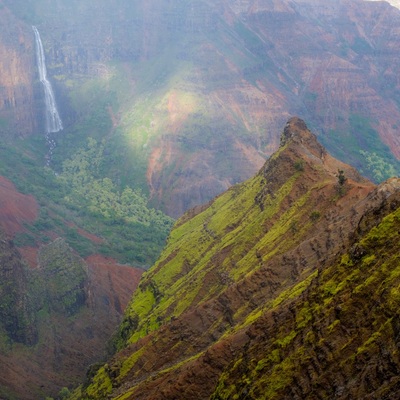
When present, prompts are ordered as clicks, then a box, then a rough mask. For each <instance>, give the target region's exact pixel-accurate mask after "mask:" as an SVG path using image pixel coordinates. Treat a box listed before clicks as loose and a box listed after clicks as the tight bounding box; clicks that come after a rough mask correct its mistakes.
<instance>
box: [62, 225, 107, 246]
mask: <svg viewBox="0 0 400 400" xmlns="http://www.w3.org/2000/svg"><path fill="white" fill-rule="evenodd" d="M67 225H68V226H69V227H71V228H76V230H77V232H78V233H79V234H80V235H81V236H83V237H85V238H87V239H89V240H91V241H92V242H93V243H103V242H104V240H103V239H102V238H100V237H98V236H96V235H93V233H89V232H88V231H85V230H84V229H82V228H79V227H77V226H76V225H75V224H73V223H71V222H69V223H67Z"/></svg>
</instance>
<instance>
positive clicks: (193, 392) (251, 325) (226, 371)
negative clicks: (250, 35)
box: [74, 117, 400, 400]
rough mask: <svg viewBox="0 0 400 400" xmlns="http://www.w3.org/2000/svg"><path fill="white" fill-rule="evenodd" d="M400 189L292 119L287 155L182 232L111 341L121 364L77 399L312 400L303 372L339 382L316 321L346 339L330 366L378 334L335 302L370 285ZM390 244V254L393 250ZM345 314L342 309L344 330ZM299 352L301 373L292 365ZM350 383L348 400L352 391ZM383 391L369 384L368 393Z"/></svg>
mask: <svg viewBox="0 0 400 400" xmlns="http://www.w3.org/2000/svg"><path fill="white" fill-rule="evenodd" d="M338 169H339V170H340V171H342V172H341V173H338ZM399 188H400V180H399V179H393V180H390V181H387V182H385V183H384V184H382V185H380V186H378V187H377V186H375V185H374V184H372V183H371V182H369V181H368V180H366V179H364V178H362V177H361V176H360V175H359V174H358V173H357V171H355V170H354V169H353V168H352V167H350V166H348V165H346V164H343V163H341V162H339V161H337V160H335V159H334V158H333V157H331V156H330V155H329V154H328V153H327V152H326V151H325V149H324V148H323V146H322V145H320V144H319V143H318V140H317V139H316V136H315V135H314V134H312V133H311V132H310V131H309V130H308V128H307V126H306V124H305V123H304V121H302V120H301V119H299V118H297V117H295V118H291V119H290V120H289V121H288V123H287V124H286V126H285V128H284V130H283V133H282V139H281V147H280V148H279V150H278V151H277V152H276V153H274V154H273V155H272V156H271V158H270V159H269V160H267V161H266V163H265V165H264V166H263V168H262V169H261V170H260V171H259V173H258V174H257V175H256V176H255V177H253V178H251V179H249V180H248V181H246V182H243V183H242V184H238V185H235V186H234V187H232V188H231V189H229V190H228V191H227V192H225V193H223V194H222V195H220V196H218V197H217V198H216V199H214V200H213V201H212V202H210V203H209V204H208V205H207V206H204V207H202V208H199V209H198V210H197V213H196V212H195V213H189V214H190V216H189V215H187V216H185V217H183V218H182V219H181V220H180V221H178V223H177V224H176V225H175V227H174V229H173V230H172V232H171V234H170V237H169V240H168V243H167V246H166V248H165V249H164V251H163V253H162V255H161V256H160V258H159V260H158V261H157V262H156V264H155V265H154V266H153V267H152V268H151V269H150V270H149V271H148V272H146V273H145V274H144V275H143V277H142V280H141V282H140V284H139V287H138V289H137V291H136V292H135V294H134V297H133V299H132V301H131V303H130V304H129V306H128V308H127V310H126V313H125V318H124V321H123V323H122V324H121V326H120V329H119V333H118V336H117V337H116V340H115V343H116V346H117V348H118V349H119V352H117V353H116V355H115V356H114V357H113V358H112V359H111V360H109V362H108V363H107V364H106V365H104V366H103V367H101V368H100V369H99V370H98V371H97V374H96V375H95V377H94V378H93V379H89V380H88V381H87V382H86V383H85V385H84V387H81V388H80V389H79V390H78V391H77V392H76V393H75V397H74V398H76V399H78V398H102V397H107V396H111V397H113V398H124V399H136V400H137V399H148V398H152V399H208V398H212V399H227V398H249V399H256V398H260V397H262V394H261V393H262V392H263V390H264V391H266V392H265V393H266V395H265V396H264V397H265V398H269V399H276V398H284V399H286V398H288V399H289V398H296V396H297V398H308V397H307V396H308V394H310V395H311V391H310V390H311V389H310V388H312V387H313V382H314V381H313V379H316V381H318V382H322V380H318V379H317V378H313V376H314V375H313V374H311V375H310V376H308V377H306V378H302V377H301V374H300V372H301V371H303V370H304V369H307V368H313V367H312V365H314V364H315V365H316V364H318V369H317V372H318V371H334V368H331V367H329V365H331V364H328V363H327V361H326V362H325V363H324V362H323V361H321V360H319V359H318V358H317V356H315V351H316V350H315V348H318V349H320V348H321V349H322V350H318V351H320V352H321V353H322V354H328V350H329V349H330V347H329V346H328V345H326V346H325V347H324V345H323V343H324V342H323V339H324V338H323V337H322V336H321V335H319V334H318V329H319V328H318V327H319V325H318V324H317V322H318V319H314V317H313V315H314V314H315V315H321V318H322V317H323V316H324V318H325V317H326V318H327V320H326V321H327V322H326V324H325V325H323V326H322V325H321V329H324V332H325V333H326V335H327V337H328V336H329V334H330V332H331V331H332V330H333V329H334V327H336V325H337V326H338V327H339V326H340V327H341V328H340V330H338V331H337V332H338V335H339V336H338V337H340V338H341V339H340V340H338V343H339V342H340V343H339V344H340V346H339V344H338V346H339V348H338V350H337V353H333V351H332V350H329V351H331V352H332V355H331V356H328V355H326V356H325V357H326V360H327V359H328V357H333V359H334V360H336V359H335V358H334V357H338V359H337V360H336V362H337V363H340V360H345V358H343V357H344V355H343V353H342V350H340V347H343V346H344V343H343V342H342V337H343V335H346V334H347V335H348V340H355V342H357V343H358V344H357V346H355V347H351V349H352V350H351V351H353V353H351V354H353V355H354V354H356V353H357V351H358V350H357V349H359V348H360V347H361V346H362V343H363V342H362V341H360V340H363V341H364V343H369V342H368V340H372V339H369V338H370V337H376V335H377V331H371V332H368V333H366V331H365V329H366V328H365V326H363V325H362V319H361V320H360V325H361V326H363V329H364V330H363V331H362V332H358V331H354V328H355V327H357V324H354V323H353V321H352V320H351V318H350V314H349V313H348V312H347V310H348V308H347V307H349V309H351V310H352V309H353V308H354V307H355V304H351V305H350V303H346V301H347V299H348V298H351V297H348V296H349V295H348V294H346V295H343V296H344V297H343V298H341V297H339V296H341V295H342V292H341V291H340V289H339V288H345V293H351V291H352V290H355V289H354V288H355V286H353V281H352V278H351V277H352V276H354V277H356V278H355V279H356V280H357V282H358V284H359V285H361V284H362V282H365V281H366V280H367V279H368V270H367V269H366V267H364V265H367V263H368V262H371V259H370V261H368V260H367V259H366V258H368V257H371V256H372V255H373V237H377V236H379V237H380V236H382V237H384V235H385V234H386V235H387V230H388V229H392V228H393V229H397V228H395V226H396V224H397V225H398V219H397V216H396V215H398V212H399V208H398V206H399V204H400V203H399V199H400V191H399ZM389 226H390V228H389ZM374 232H375V233H374ZM385 232H386V233H385ZM374 235H375V236H374ZM396 235H398V233H397V234H396ZM388 242H390V246H393V244H394V243H396V238H395V237H394V238H390V240H389V241H388ZM379 243H380V250H379V251H380V253H379V254H382V255H383V254H386V255H387V256H388V257H389V259H390V260H391V261H390V262H391V263H392V262H395V258H396V257H395V253H396V251H395V250H394V251H395V253H393V256H392V255H391V254H392V253H387V250H385V242H384V240H383V239H382V240H380V242H379ZM397 246H398V245H397ZM390 249H392V247H390ZM390 251H393V250H390ZM385 252H386V253H385ZM389 254H390V255H389ZM375 264H376V268H378V269H374V270H373V271H375V272H373V273H376V274H380V269H379V268H380V266H381V265H382V263H381V262H377V263H374V265H375ZM368 265H369V264H368ZM374 268H375V267H374ZM396 271H397V269H396ZM396 274H397V272H396ZM385 276H387V275H385V274H383V275H379V277H380V278H379V279H381V280H380V282H384V279H385ZM396 276H397V275H393V279H391V280H390V282H391V283H390V285H392V286H390V287H391V288H392V287H393V288H395V287H396V285H397V283H398V280H397V278H396ZM399 276H400V275H399ZM347 277H349V278H348V279H347ZM332 282H335V283H334V286H330V285H331V284H332ZM390 290H391V289H390ZM346 291H348V292H346ZM324 296H325V297H324ZM336 296H338V297H336ZM346 296H347V297H346ZM318 299H322V300H318ZM324 299H327V303H324ZM388 301H392V300H390V299H389V300H388ZM393 301H394V300H393ZM396 301H397V300H396ZM329 302H332V304H333V306H332V307H333V309H332V307H331V306H329V304H330V303H329ZM393 304H394V303H393ZM318 307H319V308H318ZM335 307H339V308H340V307H341V308H340V309H341V310H343V311H344V310H346V312H343V314H342V316H343V318H342V320H340V319H339V318H338V320H339V322H335V312H336V311H335ZM366 307H367V306H366ZM368 307H373V306H372V305H368ZM388 309H390V310H392V311H393V310H394V309H395V307H394V305H391V306H390V307H389V306H388ZM392 311H390V312H392ZM337 312H338V313H340V312H339V311H337ZM357 315H359V314H357ZM391 315H392V314H390V315H389V316H388V318H389V319H390V318H392V317H391ZM360 318H362V317H361V314H360ZM374 320H376V321H379V323H384V321H383V319H382V318H381V317H379V313H378V311H377V312H376V313H375V312H374V316H373V317H371V321H370V326H374V325H373V321H374ZM323 321H325V320H323ZM334 323H336V325H332V324H334ZM312 324H314V325H312ZM350 325H351V329H350ZM310 329H313V332H314V331H315V332H316V333H314V335H315V337H313V338H310V337H308V336H307V332H309V330H310ZM329 329H331V331H329ZM335 329H338V328H335ZM352 329H353V330H352ZM396 329H397V328H396ZM346 332H347V333H346ZM353 334H354V336H353ZM368 335H371V336H368ZM374 335H375V336H374ZM389 336H390V335H389ZM389 336H388V338H389ZM329 337H330V336H329ZM354 337H355V338H357V339H354ZM394 337H395V335H394V336H393V335H392V336H390V338H389V339H390V340H391V341H393V340H394ZM359 338H361V339H359ZM389 339H388V340H389ZM307 340H309V342H307ZM331 340H333V339H331ZM307 343H308V344H307ZM320 343H322V344H320ZM316 346H317V347H316ZM318 346H319V347H318ZM365 346H367V345H365ZM263 348H265V349H268V350H266V351H265V352H264V351H263V350H262V349H263ZM299 352H304V353H302V354H303V357H304V362H303V364H302V367H301V371H299V370H298V368H297V367H296V365H297V364H296V363H295V362H294V361H293V360H295V359H296V360H299V359H301V357H300V353H299ZM324 352H325V353H324ZM329 354H331V353H329ZM336 354H339V355H340V356H336ZM340 357H342V358H340ZM354 357H355V356H354ZM386 359H387V360H389V361H390V362H394V361H393V360H392V359H389V358H386ZM285 360H286V361H285ZM389 361H388V362H389ZM308 362H309V364H307V363H308ZM288 363H290V364H288ZM312 363H314V364H312ZM360 363H361V364H362V360H361V361H358V364H357V363H356V364H354V368H356V367H357V366H359V365H361V364H360ZM394 363H395V365H396V368H398V369H399V370H400V363H398V362H397V361H395V362H394ZM332 365H333V364H332ZM338 365H339V364H338ZM384 368H386V366H385V367H384ZM317 372H316V377H318V376H320V373H319V372H318V373H317ZM334 373H339V372H336V371H334ZM268 376H270V377H271V379H269V378H265V377H268ZM332 379H335V378H332ZM337 379H338V380H339V378H337ZM374 379H375V378H374ZM342 381H343V382H344V383H343V384H344V389H343V391H342V393H344V395H343V397H341V398H345V396H346V394H348V393H350V392H351V393H353V392H354V390H353V389H354V388H353V386H351V384H349V383H348V382H347V381H345V380H343V379H342ZM378 381H379V379H377V382H378ZM274 382H277V383H276V384H275V383H274ZM381 384H383V383H382V382H381ZM346 385H347V386H346ZM361 386H362V385H361ZM293 388H295V389H293ZM293 390H295V391H293ZM373 390H375V389H371V388H368V387H366V386H365V385H364V386H362V389H360V393H361V392H362V393H363V394H365V393H375V392H373ZM299 393H300V394H299ZM301 393H302V394H301ZM322 395H327V394H326V393H323V394H321V396H322ZM333 395H334V394H332V393H328V395H327V396H328V397H329V396H333ZM235 396H236V397H235ZM246 396H247V397H246ZM299 396H300V397H299ZM338 398H340V397H338Z"/></svg>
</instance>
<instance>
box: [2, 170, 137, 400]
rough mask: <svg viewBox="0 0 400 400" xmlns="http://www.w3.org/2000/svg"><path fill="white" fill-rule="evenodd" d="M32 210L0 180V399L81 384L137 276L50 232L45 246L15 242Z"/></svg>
mask: <svg viewBox="0 0 400 400" xmlns="http://www.w3.org/2000/svg"><path fill="white" fill-rule="evenodd" d="M38 210H39V205H38V202H37V201H36V199H35V198H34V197H33V196H26V195H23V194H21V193H19V192H18V191H17V190H16V188H15V187H14V185H13V184H12V183H11V182H9V181H7V180H6V179H4V178H3V177H0V298H1V302H0V363H1V365H2V368H1V372H0V397H1V398H2V399H27V400H28V399H39V398H44V397H46V396H49V395H52V396H56V395H57V393H58V392H59V390H60V389H61V388H62V387H66V386H73V385H76V384H77V383H78V382H80V381H82V379H83V378H84V376H85V370H86V369H87V368H88V367H89V365H90V364H92V363H95V362H99V361H102V360H104V357H105V356H106V354H107V346H108V341H109V339H110V337H111V335H112V334H113V333H114V331H115V329H116V327H117V326H118V324H119V322H120V321H121V319H122V315H123V311H124V309H125V307H126V304H127V303H128V301H129V299H130V298H131V296H132V293H133V291H134V290H135V288H136V286H137V284H138V281H139V278H140V276H141V274H142V270H141V269H138V268H133V267H131V266H128V265H120V264H118V263H117V262H116V260H113V259H112V258H107V257H104V256H100V255H91V256H90V257H88V258H87V259H86V260H84V259H82V258H81V257H79V256H78V255H77V254H76V252H74V251H73V250H72V249H71V248H70V247H69V246H68V244H67V243H66V241H65V240H64V239H62V238H60V237H58V238H57V235H56V233H55V232H51V231H49V230H48V231H47V234H48V235H49V237H48V238H47V241H46V244H43V243H42V244H39V243H37V244H36V245H35V244H32V243H31V245H30V246H27V245H26V244H25V245H21V238H22V237H23V235H27V232H28V230H27V226H29V224H32V223H35V222H36V221H37V218H38V216H39V213H38ZM64 223H65V222H64ZM77 231H78V232H79V234H81V235H82V236H81V237H82V239H83V238H84V235H87V236H88V237H89V238H90V239H91V240H100V238H98V237H95V236H94V235H89V234H88V233H87V232H85V231H83V230H82V229H77ZM50 237H52V239H50ZM16 238H19V240H16Z"/></svg>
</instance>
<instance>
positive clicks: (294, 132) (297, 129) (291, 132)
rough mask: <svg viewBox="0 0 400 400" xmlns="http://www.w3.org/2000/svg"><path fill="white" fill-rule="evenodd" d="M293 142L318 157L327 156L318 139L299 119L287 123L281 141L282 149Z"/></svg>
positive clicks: (291, 119) (292, 119) (294, 118)
mask: <svg viewBox="0 0 400 400" xmlns="http://www.w3.org/2000/svg"><path fill="white" fill-rule="evenodd" d="M289 142H293V143H295V144H297V145H300V146H301V147H303V148H304V147H305V148H307V149H308V150H309V151H312V153H313V154H314V153H315V155H318V157H322V156H323V155H324V154H326V150H325V148H324V147H323V146H322V145H321V144H320V143H319V142H318V140H317V137H316V136H315V135H314V134H313V133H312V132H311V131H310V130H309V129H308V127H307V125H306V123H305V122H304V121H303V120H302V119H300V118H299V117H292V118H290V119H289V121H288V122H287V124H286V126H285V128H284V130H283V132H282V135H281V139H280V147H284V146H285V145H286V144H288V143H289Z"/></svg>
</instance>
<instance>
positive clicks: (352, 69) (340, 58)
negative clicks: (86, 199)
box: [0, 0, 400, 217]
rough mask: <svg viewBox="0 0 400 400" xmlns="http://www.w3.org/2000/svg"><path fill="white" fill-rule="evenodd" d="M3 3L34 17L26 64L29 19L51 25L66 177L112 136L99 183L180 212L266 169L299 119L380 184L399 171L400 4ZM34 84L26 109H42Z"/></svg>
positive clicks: (48, 42) (6, 10)
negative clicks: (87, 151)
mask: <svg viewBox="0 0 400 400" xmlns="http://www.w3.org/2000/svg"><path fill="white" fill-rule="evenodd" d="M1 4H3V9H2V13H3V14H4V15H11V16H13V17H12V18H18V19H19V23H20V24H21V23H22V24H23V25H24V36H23V43H24V44H25V45H24V46H22V45H21V46H19V45H18V43H15V42H13V43H12V49H13V51H14V53H15V54H16V55H15V58H16V59H17V60H18V65H19V64H21V65H24V66H25V64H26V61H24V62H23V61H21V60H20V59H21V57H25V58H26V57H28V55H27V54H28V53H29V52H30V53H31V54H30V55H29V57H30V59H31V61H32V62H33V61H34V48H33V46H32V43H30V41H31V40H32V38H31V39H28V38H27V37H26V34H27V33H29V32H30V31H31V27H30V25H32V24H35V25H37V26H38V29H39V30H40V32H41V36H42V39H43V42H44V47H45V52H46V59H47V61H48V72H49V79H50V80H51V81H52V83H53V85H54V88H55V92H56V95H57V100H58V104H59V105H60V108H61V114H62V117H63V119H64V122H65V124H64V125H65V128H66V129H65V130H64V132H63V133H62V134H61V135H56V137H55V140H56V142H57V147H56V149H55V152H54V158H53V167H54V168H55V169H56V170H57V171H58V172H60V171H61V170H62V163H63V161H64V160H65V159H66V158H71V157H73V155H74V154H76V152H77V151H78V149H80V148H82V147H83V146H84V145H85V143H86V140H87V137H88V136H90V137H93V138H95V139H96V140H98V141H99V142H100V141H101V140H103V139H104V140H105V142H106V147H107V153H106V154H104V157H103V162H102V165H101V167H102V168H101V171H102V174H103V177H104V176H107V177H108V178H110V179H112V181H113V182H114V183H115V184H117V185H118V186H119V187H120V189H121V190H122V189H123V188H124V186H125V185H130V186H132V187H133V188H137V187H140V188H141V189H142V190H144V191H145V192H146V193H148V194H149V195H150V197H151V200H152V204H153V205H154V206H156V207H157V208H161V209H163V210H164V211H165V212H167V213H168V215H171V216H173V217H178V216H180V215H182V213H183V212H184V211H185V210H187V209H189V208H190V207H192V206H194V205H196V204H202V203H204V202H207V201H209V200H210V199H211V198H213V197H214V196H215V195H217V194H218V193H221V192H222V191H224V190H226V189H227V188H228V187H229V186H230V185H232V184H235V183H237V182H241V181H243V180H244V179H247V178H248V177H250V176H252V175H253V174H254V173H256V171H258V169H259V168H260V167H261V166H262V164H263V163H264V161H265V158H266V156H269V155H270V154H271V153H272V152H273V151H274V150H276V148H277V147H278V145H279V136H278V135H276V132H278V131H279V129H280V127H281V126H282V125H283V123H284V122H285V121H286V119H287V118H288V116H289V115H293V114H301V115H304V116H305V119H306V120H307V121H309V122H310V123H312V125H313V126H315V127H316V130H317V131H318V132H319V133H320V135H321V140H322V141H323V143H324V144H325V145H326V147H327V148H328V149H329V150H330V151H332V152H333V154H334V155H335V156H336V157H339V158H341V159H342V160H347V161H349V162H350V163H351V164H352V165H353V166H356V167H357V168H358V169H359V170H360V171H362V173H363V174H364V175H366V176H368V177H370V178H371V179H374V180H375V181H383V180H384V179H386V178H387V177H388V176H391V175H393V174H396V173H397V172H396V171H398V170H399V168H400V166H399V161H398V158H399V156H400V154H399V150H398V149H399V148H400V143H399V126H400V109H399V98H400V97H399V93H400V92H399V91H400V86H399V85H400V84H399V79H398V77H399V76H400V73H399V72H400V71H399V69H400V59H399V56H398V51H397V49H398V48H399V40H400V38H399V34H398V30H397V27H398V26H399V24H400V11H399V10H397V9H396V8H394V7H391V6H390V5H389V4H387V3H385V2H366V1H361V0H352V1H337V2H334V3H332V4H331V3H330V4H329V5H327V4H326V1H322V0H297V1H289V0H282V1H279V2H278V1H273V0H262V1H259V0H251V1H242V0H229V1H223V0H218V1H213V2H211V1H207V0H194V1H191V2H189V3H188V2H185V1H176V2H170V1H166V0H163V1H157V2H156V1H149V0H146V1H143V0H135V1H116V0H113V1H105V0H96V1H94V0H82V1H79V2H77V1H66V0H57V1H53V2H51V3H49V2H48V1H46V0H38V1H35V2H29V4H27V3H26V1H24V0H12V1H11V0H2V3H1ZM10 18H11V17H10ZM21 21H23V22H21ZM11 26H13V27H15V26H19V25H18V24H17V25H14V24H11ZM13 29H15V28H13ZM7 37H8V36H7ZM12 37H13V38H15V36H12ZM21 40H22V39H21ZM21 48H23V49H24V52H23V53H20V50H18V49H21ZM9 54H11V53H9ZM4 55H5V60H9V57H8V54H4ZM25 58H24V59H25ZM4 68H6V66H5V67H4ZM32 68H33V67H32V66H31V67H30V68H26V69H25V75H26V71H30V72H29V73H30V74H31V75H32V73H31V72H32V71H31V70H32ZM16 73H18V74H19V72H18V71H17V72H16ZM7 75H8V74H5V76H7ZM25 75H21V76H25ZM27 79H28V78H27ZM30 79H33V78H32V76H31V78H30ZM34 83H35V84H33V83H32V82H30V85H31V86H32V85H33V87H35V88H36V89H37V92H38V94H37V95H36V97H35V98H33V97H32V96H27V97H26V99H25V102H27V103H26V106H27V107H28V106H29V107H30V109H34V108H35V107H36V106H35V104H39V106H40V105H41V104H40V90H39V89H40V87H39V86H38V84H39V83H38V82H34ZM29 90H30V92H29V93H31V92H32V90H31V89H29ZM33 102H34V103H35V104H33ZM20 104H21V102H18V105H20ZM23 104H25V103H23ZM29 107H28V108H29ZM11 109H12V110H13V109H14V108H13V107H11ZM1 110H3V111H2V112H4V113H7V112H8V111H6V108H5V105H4V107H1V105H0V111H1ZM10 112H11V111H10ZM39 117H40V113H37V117H36V119H39V120H40V118H39ZM12 125H13V122H12V121H11V120H10V126H12ZM36 125H37V124H36ZM33 132H34V133H37V132H39V130H37V129H36V130H35V129H34V130H33ZM343 142H344V143H346V146H342V143H343ZM222 155H224V157H221V156H222ZM40 156H42V155H40V154H39V157H40Z"/></svg>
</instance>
